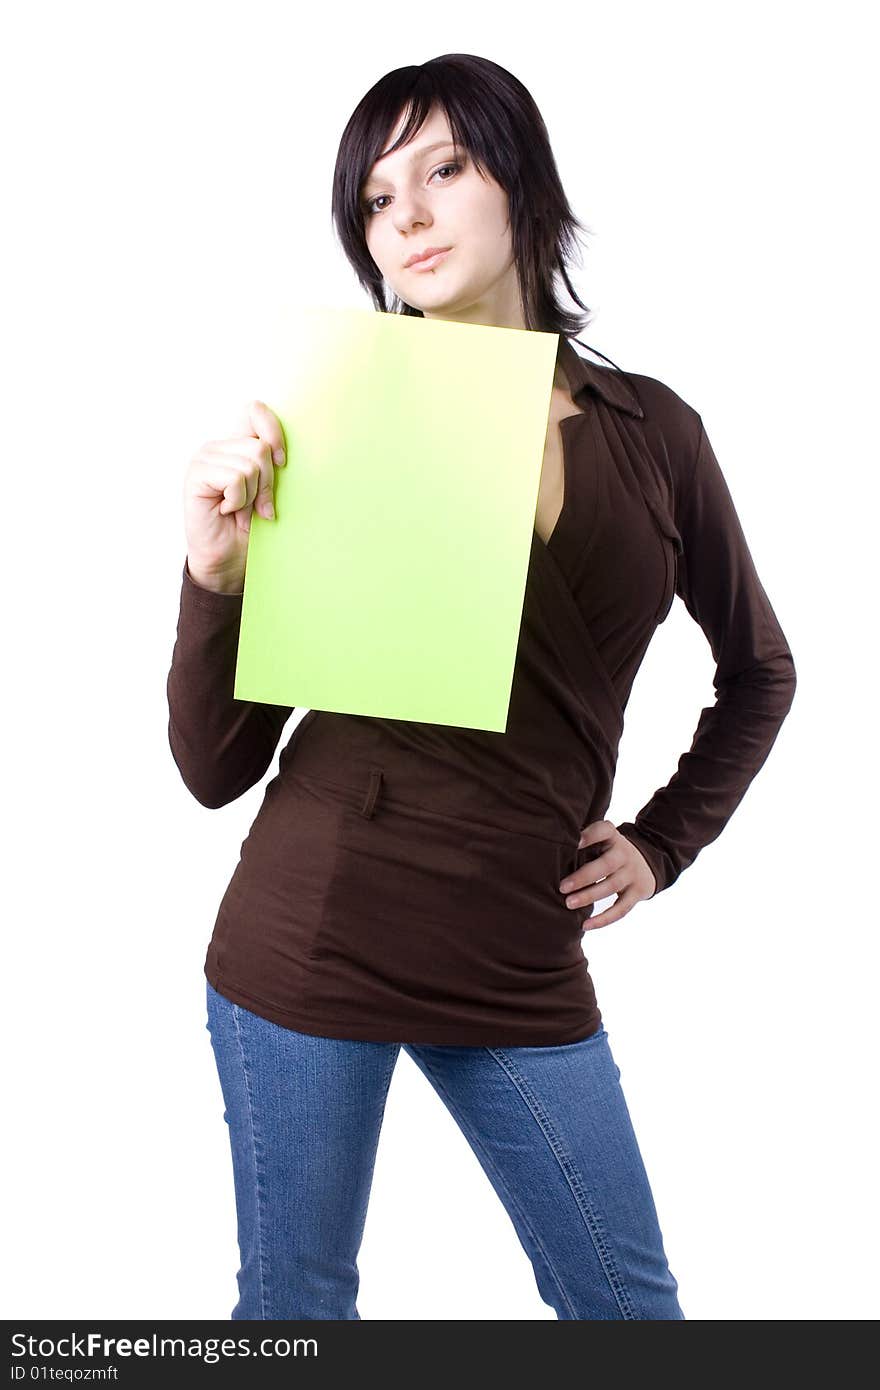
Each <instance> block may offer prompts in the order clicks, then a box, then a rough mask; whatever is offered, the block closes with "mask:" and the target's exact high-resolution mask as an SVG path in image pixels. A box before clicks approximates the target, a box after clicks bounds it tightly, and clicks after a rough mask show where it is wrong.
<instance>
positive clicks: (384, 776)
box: [167, 337, 796, 1046]
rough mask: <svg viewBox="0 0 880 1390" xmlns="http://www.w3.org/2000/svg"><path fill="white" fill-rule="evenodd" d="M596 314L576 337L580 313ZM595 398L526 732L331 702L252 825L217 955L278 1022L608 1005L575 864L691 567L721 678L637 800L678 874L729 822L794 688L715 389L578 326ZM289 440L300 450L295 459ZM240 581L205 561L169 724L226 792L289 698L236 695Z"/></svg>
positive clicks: (651, 835) (216, 793) (270, 750)
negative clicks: (642, 370)
mask: <svg viewBox="0 0 880 1390" xmlns="http://www.w3.org/2000/svg"><path fill="white" fill-rule="evenodd" d="M576 341H579V340H576ZM558 360H559V362H560V363H561V364H562V366H563V368H564V370H565V372H566V375H567V377H568V380H569V383H570V386H571V391H572V396H573V399H574V401H575V403H576V404H578V405H579V406H580V408H581V411H582V412H583V413H582V414H580V415H576V416H571V417H569V419H568V420H566V421H564V422H563V426H562V437H563V468H564V500H563V506H562V512H561V514H560V517H559V520H558V522H557V524H556V527H555V529H554V531H553V533H552V535H551V536H550V539H549V542H548V544H546V545H545V544H544V542H543V541H542V540H541V539H540V537H539V536H538V535H537V533H536V532H533V536H532V550H531V555H530V560H529V569H528V576H527V581H526V589H525V598H524V604H523V617H522V624H521V629H520V636H519V645H518V648H517V657H516V663H515V668H514V677H513V685H512V692H511V700H510V710H509V716H508V722H507V728H506V731H505V732H504V733H497V732H489V731H486V730H480V729H466V728H459V727H455V726H449V725H438V724H425V723H417V722H412V721H405V720H394V719H378V718H372V717H366V716H359V715H349V714H339V713H335V712H329V711H321V710H310V711H309V712H308V713H307V714H306V715H305V717H304V718H303V719H302V720H301V721H300V723H299V724H298V725H297V727H296V728H295V729H294V731H293V734H292V736H291V738H290V739H289V741H288V742H287V744H286V746H285V747H284V748H283V750H282V752H281V756H280V761H279V770H278V773H277V775H276V776H275V777H273V778H272V779H271V780H270V781H269V782H268V784H267V785H266V788H265V792H264V796H263V801H262V804H261V806H260V809H259V811H258V813H257V816H256V818H255V819H254V821H253V824H252V825H251V828H250V831H249V833H248V835H247V837H246V839H245V840H244V842H243V843H242V846H241V854H240V858H239V862H238V864H237V866H236V868H235V871H234V872H233V874H232V877H231V880H230V882H229V885H228V888H227V890H226V893H225V895H224V897H223V900H222V902H221V904H220V909H219V912H218V915H217V919H216V922H215V925H214V930H213V935H212V937H211V941H210V944H209V946H208V951H207V957H206V960H205V974H206V976H207V978H208V980H209V981H210V983H211V984H212V985H213V986H214V988H215V989H216V990H217V991H218V992H219V993H221V994H224V995H225V996H226V997H227V998H229V999H231V1000H232V1001H233V1002H235V1003H238V1004H240V1005H242V1006H243V1007H245V1008H247V1009H250V1010H251V1011H252V1012H254V1013H256V1014H259V1015H261V1016H262V1017H264V1018H267V1019H269V1020H271V1021H273V1022H275V1023H278V1024H281V1025H282V1026H284V1027H288V1028H294V1029H297V1030H299V1031H301V1032H306V1033H314V1034H319V1035H323V1036H331V1037H340V1038H353V1039H365V1040H373V1041H405V1042H412V1043H447V1044H450V1043H451V1044H456V1043H457V1044H462V1045H497V1046H502V1045H504V1044H508V1045H524V1046H545V1045H555V1044H561V1043H568V1042H576V1041H579V1040H581V1039H582V1038H585V1037H588V1036H590V1035H591V1034H592V1033H594V1032H595V1031H596V1030H597V1028H598V1027H599V1023H600V1021H601V1013H600V1011H599V1007H598V1004H597V1001H596V997H595V992H594V989H593V984H592V981H591V979H590V975H589V971H588V968H587V967H588V962H587V960H586V959H585V956H584V950H583V942H584V940H585V939H586V938H585V937H584V935H583V925H584V922H585V920H586V918H587V917H589V916H590V915H591V913H592V906H589V907H586V908H575V909H570V908H567V907H566V906H565V895H564V894H563V893H561V892H560V890H559V883H560V881H561V879H562V878H564V877H565V875H566V873H568V872H571V871H573V870H574V869H575V868H577V867H579V866H580V865H581V864H582V863H584V862H585V861H586V860H587V859H590V858H595V857H596V855H597V854H598V853H599V849H597V848H596V846H592V847H589V848H586V849H582V850H578V849H577V842H578V838H579V835H580V832H581V830H582V829H583V827H584V826H585V825H587V824H589V823H590V822H592V821H596V820H602V819H604V818H605V814H606V811H607V808H608V805H609V803H610V800H611V791H612V785H613V780H614V771H615V766H616V761H617V751H618V745H619V741H620V737H621V733H622V730H623V713H624V709H625V706H626V703H627V700H628V698H629V694H630V690H631V688H632V684H633V681H634V679H635V675H636V672H637V671H638V669H639V666H640V664H641V661H642V658H643V657H644V655H645V651H646V649H647V647H648V644H649V642H650V640H651V637H652V635H653V633H654V631H655V630H656V628H657V625H658V624H659V623H661V622H663V620H664V619H665V617H666V616H667V614H668V612H669V609H670V607H671V605H672V601H673V598H674V596H675V594H676V593H677V594H678V595H679V596H680V597H681V598H682V600H683V601H684V603H685V605H686V607H687V609H688V612H689V613H690V614H691V616H692V617H693V618H694V619H695V621H696V622H698V623H699V624H700V626H701V628H702V629H703V631H704V633H705V634H706V637H707V639H708V641H709V644H710V647H711V650H712V654H713V658H714V660H715V662H716V673H715V682H714V683H715V690H716V700H715V703H714V704H713V705H711V706H710V707H708V708H706V709H704V710H703V711H702V713H701V715H700V718H699V722H698V724H697V728H696V732H695V734H694V737H693V742H692V744H691V747H690V749H689V751H687V752H686V753H684V754H683V756H682V757H681V758H680V760H679V763H678V768H677V771H676V772H675V774H674V776H673V777H672V779H671V781H670V782H669V783H668V785H667V786H665V787H663V788H661V789H659V790H658V791H656V792H655V793H654V795H653V796H652V797H651V798H650V800H649V801H648V802H647V804H646V805H645V806H643V807H642V809H641V810H640V811H639V813H638V815H637V816H636V817H635V819H634V821H631V822H630V821H627V822H624V823H623V824H621V825H619V826H618V829H619V830H620V832H621V833H622V834H623V835H625V836H626V837H627V838H628V839H630V840H631V841H632V843H633V844H634V845H636V847H637V848H638V849H639V850H640V851H641V853H642V854H643V855H644V857H645V859H646V860H647V862H648V864H649V865H650V867H651V870H652V872H653V874H654V878H655V880H656V884H657V888H656V891H657V892H660V891H662V890H663V889H665V888H668V887H670V886H671V885H672V884H673V883H674V882H675V881H676V879H677V878H678V877H679V875H680V874H681V873H682V872H683V870H684V869H686V868H687V867H688V866H689V865H690V864H692V863H693V861H694V859H695V858H696V856H697V854H698V853H699V851H700V849H702V848H703V847H704V846H705V845H708V844H710V843H711V842H712V841H713V840H714V839H716V838H717V836H718V835H719V834H720V833H721V831H722V829H723V828H724V826H725V825H726V823H727V821H728V820H729V819H730V817H731V815H732V814H733V812H734V810H735V809H736V807H737V806H738V805H739V803H740V801H741V800H742V798H743V796H744V794H745V792H746V790H747V789H748V787H749V784H750V783H751V781H752V779H753V778H754V776H755V774H756V773H757V772H758V770H759V769H760V768H761V766H762V765H763V763H764V761H765V759H766V758H767V755H768V753H769V752H770V749H771V747H772V746H773V743H774V741H775V739H776V736H777V734H778V732H779V728H780V726H781V724H782V721H783V720H784V718H785V716H786V714H787V712H788V710H789V708H790V705H791V703H792V699H793V697H794V691H795V681H796V677H795V668H794V662H793V659H792V654H791V651H790V649H789V645H788V643H787V641H786V639H785V636H784V634H783V631H782V629H781V627H780V625H779V622H778V620H777V618H776V615H775V613H774V611H773V608H772V607H771V605H770V602H769V599H768V598H767V595H766V593H765V592H764V589H763V587H762V585H761V582H760V580H759V578H758V575H757V573H756V570H755V566H754V563H753V561H752V558H751V555H750V553H749V550H748V546H747V544H746V540H745V537H744V535H743V531H742V528H741V525H740V522H739V519H738V517H737V513H736V511H735V509H734V505H733V502H732V500H731V496H730V493H729V490H728V487H727V484H726V481H725V479H724V477H723V475H722V472H721V469H720V467H719V464H718V461H717V459H716V457H715V454H714V452H713V450H712V446H711V444H710V443H709V439H708V437H707V435H706V432H705V429H704V428H703V423H702V420H701V418H700V416H699V415H698V414H697V412H696V411H695V410H694V409H693V408H692V407H691V406H689V405H688V404H687V403H686V402H685V401H683V400H682V399H681V398H680V397H679V396H678V395H676V393H675V392H674V391H672V390H671V389H670V388H669V387H668V386H665V385H664V384H663V383H662V382H660V381H658V380H656V379H654V378H652V377H647V376H641V375H637V374H631V373H623V372H620V371H612V370H611V369H610V368H608V367H600V366H597V365H595V364H594V363H592V362H590V361H588V360H587V359H585V358H583V357H581V356H580V355H579V354H578V353H577V352H576V351H575V349H574V348H573V347H572V346H571V344H570V343H569V342H568V340H567V339H565V338H564V337H561V338H560V343H559V350H558ZM294 463H295V461H294ZM241 609H242V597H241V595H231V594H218V593H214V592H212V591H209V590H206V589H203V588H201V587H200V586H198V585H197V584H196V583H195V582H194V581H193V580H192V579H191V578H190V576H189V573H188V570H187V567H186V564H184V568H183V577H182V589H181V596H180V616H179V622H178V627H177V640H176V643H175V646H174V651H173V656H172V662H171V669H170V671H169V674H168V682H167V692H168V705H169V715H170V718H169V724H168V735H169V741H170V745H171V751H172V754H173V756H174V760H175V762H176V763H177V766H178V768H179V769H180V773H181V776H182V777H183V780H184V782H185V784H186V786H187V787H188V789H189V790H190V792H191V793H192V794H193V796H195V797H196V799H197V800H198V801H199V802H200V803H201V804H202V805H204V806H207V807H219V806H224V805H226V804H228V803H229V802H230V801H233V800H235V798H236V797H239V796H241V795H242V793H243V792H245V791H247V790H248V788H249V787H252V786H253V785H254V784H255V783H256V782H258V781H259V779H260V778H261V777H262V776H263V775H264V773H265V772H266V770H267V768H268V767H269V764H270V763H271V761H272V758H273V756H274V754H275V750H276V748H277V746H278V742H279V739H280V736H281V733H282V730H283V728H284V725H285V723H286V721H287V719H288V718H289V716H290V714H291V713H292V709H291V708H289V707H286V706H275V705H266V704H261V703H256V702H250V701H243V700H236V699H234V697H233V694H232V692H233V687H234V676H235V663H236V655H237V643H238V633H239V624H240V620H241Z"/></svg>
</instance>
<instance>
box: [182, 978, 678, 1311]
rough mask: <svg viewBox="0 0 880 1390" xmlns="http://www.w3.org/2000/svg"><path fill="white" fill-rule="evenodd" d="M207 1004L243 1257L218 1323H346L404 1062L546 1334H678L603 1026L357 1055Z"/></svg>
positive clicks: (357, 1047)
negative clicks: (531, 1279)
mask: <svg viewBox="0 0 880 1390" xmlns="http://www.w3.org/2000/svg"><path fill="white" fill-rule="evenodd" d="M206 983H207V982H206ZM207 995H208V1022H207V1028H208V1030H209V1032H210V1035H211V1046H212V1048H213V1050H214V1057H215V1061H216V1064H217V1070H218V1074H219V1077H220V1085H221V1089H222V1093H223V1099H224V1102H225V1105H226V1110H225V1114H224V1119H225V1120H226V1122H227V1124H228V1126H229V1138H230V1143H231V1147H232V1169H233V1178H234V1185H235V1203H236V1211H237V1217H238V1243H239V1250H240V1254H241V1267H240V1269H239V1271H238V1275H237V1279H238V1289H239V1295H240V1297H239V1300H238V1303H237V1304H236V1306H235V1308H234V1309H233V1311H232V1317H233V1318H275V1319H278V1318H290V1319H316V1318H328V1319H349V1318H358V1317H359V1316H360V1315H359V1313H358V1311H357V1307H356V1298H357V1292H358V1286H359V1272H358V1267H357V1255H358V1251H359V1249H360V1244H361V1239H362V1236H363V1231H364V1225H365V1223H366V1216H367V1203H368V1201H369V1196H370V1186H371V1183H372V1178H373V1168H374V1164H375V1158H376V1151H377V1148H378V1143H379V1131H380V1128H381V1125H382V1116H383V1112H384V1108H385V1099H386V1096H387V1094H388V1086H389V1083H390V1081H391V1075H392V1072H393V1071H394V1066H395V1063H396V1061H397V1057H398V1053H399V1051H400V1048H401V1047H403V1048H404V1050H405V1051H406V1052H407V1053H408V1054H409V1056H410V1057H411V1058H412V1059H413V1061H414V1062H415V1063H416V1065H417V1066H418V1067H419V1068H420V1069H421V1070H422V1071H423V1072H424V1074H425V1076H426V1077H427V1078H428V1080H429V1081H430V1083H431V1085H432V1086H433V1087H434V1089H435V1090H436V1091H437V1093H438V1095H439V1096H440V1098H441V1100H442V1101H443V1103H444V1104H445V1105H446V1107H447V1109H448V1110H449V1111H450V1113H451V1115H452V1117H453V1119H454V1120H455V1122H456V1124H457V1125H458V1126H459V1127H460V1129H461V1131H462V1133H463V1134H464V1136H465V1138H466V1139H467V1141H468V1143H469V1144H470V1145H471V1148H472V1149H473V1151H474V1153H475V1154H476V1156H477V1158H478V1159H479V1161H480V1163H481V1165H482V1167H483V1169H484V1171H485V1173H486V1175H487V1177H488V1178H489V1181H490V1182H491V1183H492V1186H493V1187H494V1188H495V1191H496V1192H497V1194H498V1196H499V1198H500V1199H501V1201H502V1203H503V1204H504V1206H505V1208H506V1210H507V1213H508V1215H509V1216H510V1219H511V1221H512V1222H513V1225H514V1228H515V1229H516V1233H517V1235H518V1236H519V1239H520V1242H521V1244H522V1246H523V1249H524V1250H525V1252H526V1254H527V1255H528V1257H529V1259H530V1261H531V1263H532V1268H533V1270H534V1275H535V1280H536V1282H537V1286H538V1292H539V1293H540V1296H541V1298H542V1299H543V1301H544V1302H545V1303H546V1304H547V1305H548V1306H549V1307H551V1308H553V1309H555V1311H556V1315H557V1317H558V1318H564V1319H592V1320H599V1319H606V1318H633V1319H654V1318H670V1319H673V1318H674V1319H682V1318H684V1313H683V1312H682V1311H681V1308H680V1306H679V1303H678V1298H677V1288H678V1285H677V1283H676V1281H675V1279H674V1278H673V1276H672V1274H671V1272H670V1270H669V1266H668V1264H667V1261H666V1255H665V1252H664V1249H663V1238H662V1235H661V1231H660V1227H659V1224H658V1221H657V1213H656V1210H655V1207H654V1200H653V1197H652V1195H651V1189H650V1187H649V1184H648V1178H647V1175H646V1173H645V1168H644V1164H643V1162H642V1158H641V1154H640V1152H639V1148H638V1144H637V1142H636V1136H635V1134H634V1132H633V1127H632V1123H631V1120H630V1115H629V1111H628V1109H627V1105H626V1101H625V1099H624V1095H623V1091H622V1090H621V1087H620V1070H619V1068H618V1066H617V1064H616V1063H615V1061H614V1058H613V1057H612V1054H611V1049H610V1046H609V1042H608V1034H607V1033H606V1031H605V1027H604V1024H603V1025H600V1028H599V1031H598V1033H596V1034H594V1035H593V1037H590V1038H586V1039H584V1040H583V1041H582V1042H576V1043H567V1044H563V1045H560V1046H555V1047H461V1046H442V1047H438V1046H425V1045H419V1046H415V1045H411V1044H408V1043H397V1042H394V1043H385V1042H360V1041H355V1040H352V1039H340V1038H324V1037H316V1036H313V1035H312V1034H310V1033H299V1032H295V1031H293V1030H292V1029H289V1028H282V1027H280V1026H279V1025H278V1024H276V1023H270V1022H269V1021H268V1020H267V1019H264V1018H259V1017H258V1016H257V1015H256V1014H253V1013H250V1012H249V1011H248V1010H247V1009H244V1008H242V1007H241V1006H240V1005H238V1004H233V1003H232V1002H231V1001H230V1000H228V999H226V998H224V996H222V995H220V994H218V993H217V991H216V990H215V989H213V987H212V986H211V985H210V984H207Z"/></svg>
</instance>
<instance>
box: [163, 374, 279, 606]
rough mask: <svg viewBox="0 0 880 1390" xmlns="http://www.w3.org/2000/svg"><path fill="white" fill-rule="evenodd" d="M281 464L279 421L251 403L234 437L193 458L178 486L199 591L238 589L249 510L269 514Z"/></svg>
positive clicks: (206, 446) (191, 566)
mask: <svg viewBox="0 0 880 1390" xmlns="http://www.w3.org/2000/svg"><path fill="white" fill-rule="evenodd" d="M286 461H287V459H286V450H285V443H284V432H283V430H282V428H281V422H280V420H279V419H278V416H277V415H276V414H275V412H274V411H273V410H271V409H270V408H269V406H267V405H265V404H264V403H263V401H251V403H250V405H249V406H248V407H247V408H246V410H245V413H244V414H243V416H242V418H241V422H240V432H239V433H236V434H234V435H232V436H231V437H230V438H228V439H209V440H208V441H207V442H206V443H204V444H203V445H202V446H201V448H200V449H198V450H197V452H196V453H195V454H194V455H193V457H192V459H191V460H190V463H189V467H188V468H187V471H186V477H185V479H184V485H183V516H184V527H185V531H186V552H187V553H186V559H187V568H188V570H189V573H190V576H191V577H192V579H193V580H194V581H195V583H196V584H198V585H200V586H201V587H202V588H203V589H214V590H216V591H217V592H218V593H231V594H239V593H241V592H242V591H243V589H244V573H245V564H246V561H247V548H248V536H249V533H250V529H251V512H252V511H253V509H254V507H256V509H257V511H258V512H259V513H260V515H261V516H264V517H267V518H268V517H273V516H274V515H275V509H274V506H273V503H272V498H273V493H274V487H275V467H276V465H277V466H281V465H283V464H285V463H286Z"/></svg>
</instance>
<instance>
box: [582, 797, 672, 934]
mask: <svg viewBox="0 0 880 1390" xmlns="http://www.w3.org/2000/svg"><path fill="white" fill-rule="evenodd" d="M603 841H604V842H607V846H606V848H605V849H604V850H603V851H602V853H601V854H600V855H598V857H597V858H595V859H590V860H589V861H588V862H587V863H586V864H582V865H581V866H580V868H579V869H575V871H574V873H573V874H569V875H568V877H567V878H564V879H563V880H562V882H561V883H560V885H559V889H560V892H562V893H565V894H567V895H568V896H567V897H566V900H565V905H566V907H570V908H575V907H587V906H588V904H589V903H595V902H598V901H599V899H600V898H608V897H610V896H611V895H612V894H613V893H616V894H617V899H616V901H615V902H613V903H612V904H611V906H610V907H607V908H606V909H605V911H604V912H600V913H599V915H598V917H588V918H587V920H586V922H585V923H584V927H583V930H584V931H592V930H593V928H594V927H607V926H608V924H609V923H610V922H617V921H618V920H619V919H620V918H621V917H625V916H626V914H627V913H628V912H629V911H630V909H631V908H633V907H635V905H636V903H639V902H643V901H644V900H645V899H646V898H651V897H653V895H654V893H655V892H656V890H657V883H656V880H655V878H654V875H653V873H652V871H651V868H650V866H649V864H648V861H647V859H645V857H644V855H643V854H641V853H640V851H639V850H637V849H636V847H635V845H634V844H633V842H632V840H628V839H627V838H626V836H625V835H621V833H620V831H619V830H618V829H617V826H616V825H613V824H612V823H611V821H608V820H597V821H593V822H592V824H591V825H587V826H585V827H584V829H583V830H582V831H581V838H580V841H579V842H578V849H582V848H583V847H585V846H586V845H592V844H597V843H601V842H603Z"/></svg>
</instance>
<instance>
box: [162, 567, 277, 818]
mask: <svg viewBox="0 0 880 1390" xmlns="http://www.w3.org/2000/svg"><path fill="white" fill-rule="evenodd" d="M182 580H183V582H182V587H181V592H180V616H179V619H178V623H177V640H176V642H175V644H174V651H173V654H172V658H171V669H170V671H169V672H168V679H167V683H166V689H167V694H168V742H169V744H170V746H171V753H172V756H173V758H174V761H175V763H176V764H177V767H178V769H179V771H180V775H181V777H182V778H183V781H184V783H185V785H186V787H187V788H188V790H189V791H190V792H192V794H193V796H194V797H195V798H196V800H197V801H199V802H201V804H202V805H203V806H207V807H209V808H211V809H212V810H213V809H217V808H218V807H220V806H225V805H226V804H227V803H228V802H230V801H234V800H235V799H236V797H239V796H241V795H242V794H243V793H244V792H246V791H247V790H248V788H249V787H252V786H253V785H254V784H255V783H256V782H258V781H259V780H260V778H261V777H262V776H263V774H264V772H265V771H266V769H267V768H268V766H269V764H270V763H271V761H272V758H273V756H274V753H275V749H276V748H277V746H278V740H279V739H280V737H281V733H282V730H283V728H284V725H285V723H286V721H287V719H288V717H289V716H290V715H291V714H292V713H293V708H294V707H293V706H286V705H268V704H261V703H259V702H257V701H251V700H236V699H235V698H234V696H233V693H232V692H233V690H234V688H235V665H236V660H237V655H238V635H239V630H240V627H241V610H242V600H243V598H244V595H243V594H220V593H215V592H214V591H213V590H211V589H204V588H202V587H201V585H199V584H196V582H195V580H194V579H192V578H191V577H190V573H189V569H188V566H187V563H186V561H184V565H183V576H182Z"/></svg>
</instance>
